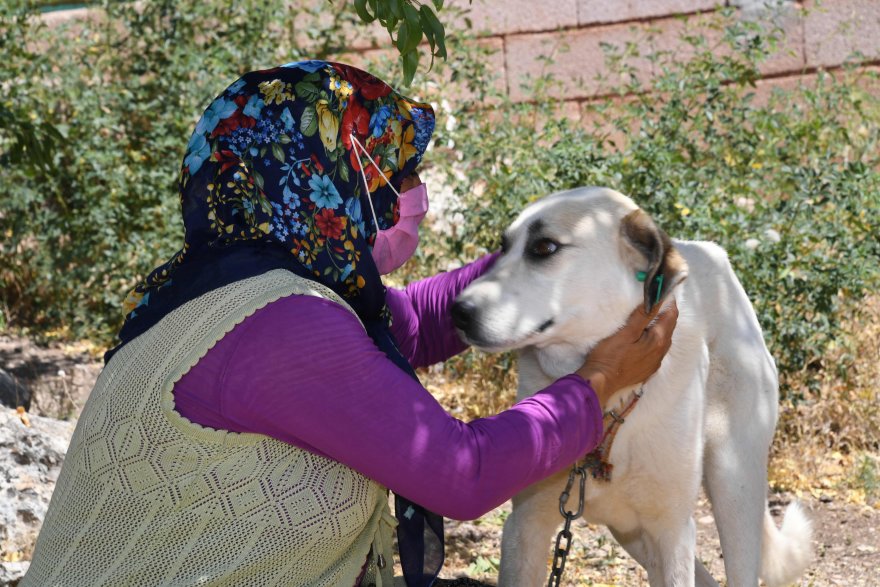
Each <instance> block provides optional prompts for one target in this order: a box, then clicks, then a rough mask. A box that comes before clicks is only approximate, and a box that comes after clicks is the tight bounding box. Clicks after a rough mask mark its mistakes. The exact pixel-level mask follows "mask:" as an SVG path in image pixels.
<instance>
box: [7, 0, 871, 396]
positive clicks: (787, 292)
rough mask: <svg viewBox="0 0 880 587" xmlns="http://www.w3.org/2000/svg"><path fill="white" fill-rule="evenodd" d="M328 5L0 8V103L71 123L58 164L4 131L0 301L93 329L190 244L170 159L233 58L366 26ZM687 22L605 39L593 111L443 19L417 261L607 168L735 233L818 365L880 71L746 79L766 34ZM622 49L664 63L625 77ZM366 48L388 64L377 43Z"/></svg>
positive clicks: (333, 39) (681, 227)
mask: <svg viewBox="0 0 880 587" xmlns="http://www.w3.org/2000/svg"><path fill="white" fill-rule="evenodd" d="M342 4H344V3H336V4H329V3H325V2H315V3H313V4H312V7H311V9H307V8H297V6H302V4H300V3H297V4H294V5H293V6H291V5H290V3H288V2H285V1H284V0H259V1H257V0H211V1H210V2H203V1H196V0H174V1H172V0H149V1H146V2H138V3H115V2H109V1H108V2H106V3H105V4H104V5H103V6H102V11H103V12H102V14H103V16H96V17H95V18H91V19H89V20H85V21H76V22H73V23H72V24H71V25H70V26H69V27H67V28H65V29H63V30H59V29H53V30H48V29H47V28H46V27H45V26H44V25H42V24H41V21H40V20H39V18H37V17H35V16H34V15H33V13H30V12H28V8H27V6H26V5H25V4H24V3H21V2H20V1H19V0H14V1H12V2H10V3H7V5H6V6H5V7H4V8H2V9H0V58H2V60H3V63H4V67H3V68H2V69H0V86H2V87H3V89H4V97H3V98H2V99H0V114H2V113H3V112H16V113H26V116H27V119H29V120H30V121H31V123H32V124H33V125H34V128H41V125H43V124H49V125H51V126H53V127H55V128H58V129H59V130H60V132H61V133H62V135H63V140H60V141H59V142H58V144H57V145H56V148H55V149H54V151H53V153H54V155H53V157H52V160H51V161H48V162H46V163H45V164H42V163H41V164H40V165H27V164H25V163H23V162H21V161H19V160H16V159H15V158H14V157H13V155H15V153H13V152H12V146H13V144H14V143H15V140H14V135H12V134H10V133H8V132H6V133H4V132H0V157H2V161H3V164H4V173H3V174H2V175H0V235H2V236H0V312H2V314H3V316H5V319H6V320H8V321H9V322H10V323H11V324H13V325H15V326H17V327H20V328H26V329H29V330H30V331H31V332H32V333H35V334H40V335H60V336H69V337H90V338H93V339H96V340H99V341H103V342H107V341H108V340H109V338H110V336H111V335H112V333H113V332H114V331H115V329H116V328H118V326H119V324H120V321H121V317H122V312H121V300H122V299H123V297H124V295H125V293H126V291H127V290H128V289H129V288H130V287H131V286H132V285H133V284H134V282H135V280H136V279H137V278H138V277H139V276H141V275H143V274H144V273H145V272H146V271H148V270H149V269H150V268H152V267H153V266H154V265H156V264H157V263H158V262H159V261H161V260H164V259H165V258H167V257H168V256H169V255H170V254H171V253H173V252H174V251H175V250H176V249H177V248H178V247H179V246H180V244H181V239H182V233H181V226H180V220H179V213H178V199H177V194H176V185H175V179H176V175H177V171H178V168H179V164H180V158H181V157H182V153H183V148H184V146H185V145H186V141H187V139H188V136H189V133H190V132H191V129H192V125H193V124H194V123H195V121H196V120H197V118H198V116H199V114H200V112H201V110H200V109H201V108H203V107H204V105H205V104H207V103H208V101H209V100H210V99H211V98H212V97H213V96H214V95H215V94H217V93H218V92H219V91H220V90H222V89H223V87H225V85H226V84H228V83H229V82H230V81H231V80H233V79H234V78H235V77H236V76H238V75H239V74H241V73H243V72H245V71H248V70H251V69H257V68H262V67H271V66H274V65H277V64H278V63H283V62H286V61H291V60H294V59H297V58H300V57H317V58H323V57H328V56H337V57H338V54H339V53H340V51H343V50H344V48H345V44H346V39H347V38H349V36H348V35H349V34H350V32H346V31H351V30H352V26H358V25H353V20H354V18H356V17H355V16H354V15H353V14H351V13H349V11H348V10H346V9H345V7H344V6H342ZM690 30H691V31H693V30H695V29H694V28H693V27H691V29H690ZM697 30H702V31H704V32H705V33H710V34H699V33H693V32H690V33H686V34H685V36H684V37H683V38H682V42H683V43H684V44H685V45H686V46H687V47H688V53H689V54H690V55H691V56H692V57H691V58H690V59H680V58H679V57H678V56H677V55H676V54H674V53H671V52H667V51H661V50H655V49H654V48H653V46H652V40H651V38H650V35H647V36H646V38H645V39H644V40H643V42H641V43H639V44H638V45H635V44H634V45H630V46H628V47H618V48H614V47H609V48H607V51H608V69H607V72H608V73H607V76H608V77H607V79H606V80H605V84H606V85H607V87H608V94H609V96H610V97H609V98H608V99H605V100H601V101H597V102H595V103H591V104H585V105H584V110H585V112H586V113H587V118H588V119H589V120H590V121H591V123H589V124H586V123H584V122H583V121H581V122H573V121H572V120H571V119H570V118H569V117H568V116H567V115H565V113H564V112H563V110H562V109H561V107H560V101H559V99H557V98H554V97H553V96H558V95H560V92H563V90H562V89H561V86H560V85H559V80H555V79H553V78H552V76H545V77H542V78H538V79H533V80H530V82H529V84H528V85H529V88H530V91H531V92H532V95H533V96H534V99H533V101H531V102H529V103H512V102H511V101H510V100H509V99H508V98H507V97H506V95H504V94H503V93H500V92H496V91H495V90H493V88H494V87H495V85H494V84H493V82H492V80H491V77H492V72H491V71H489V70H488V69H487V63H488V60H487V59H486V58H485V54H484V51H485V49H482V48H480V46H479V45H478V44H474V43H469V42H468V39H467V35H465V34H462V33H461V32H457V33H453V34H450V36H449V38H448V39H447V43H448V46H449V60H448V62H447V63H445V64H437V65H438V66H437V67H435V69H434V70H433V71H432V72H431V74H430V76H429V77H417V84H416V86H415V89H414V90H413V91H415V92H416V93H418V94H420V97H422V98H429V99H432V100H433V101H434V103H435V104H441V103H442V104H443V105H444V106H443V107H442V108H438V111H439V117H440V124H439V128H438V132H437V137H436V140H435V148H434V149H433V152H432V153H430V154H429V164H431V165H434V166H435V167H437V168H439V169H441V170H442V171H445V172H446V173H445V176H446V177H447V179H448V184H449V186H448V187H450V188H451V189H452V190H453V191H454V193H455V196H456V198H455V201H456V202H457V203H456V204H455V205H454V206H453V209H452V210H450V211H449V212H448V215H449V216H450V217H452V216H453V215H454V216H455V217H456V218H458V219H459V221H458V222H457V223H454V224H453V226H452V227H451V228H449V229H447V230H445V231H444V232H439V233H436V234H433V235H428V237H427V238H426V239H425V245H426V246H424V247H423V250H422V252H421V253H420V255H421V257H420V259H419V261H420V262H421V265H418V264H415V263H413V264H410V265H409V266H408V267H409V268H410V274H409V275H410V276H417V275H419V274H421V273H424V272H426V271H427V270H430V269H436V268H437V267H438V266H439V264H440V263H441V261H442V262H443V263H446V262H447V261H448V260H449V259H451V258H453V259H454V258H458V259H460V260H468V259H470V258H473V256H474V255H475V254H476V252H477V251H478V250H481V249H483V250H491V249H493V248H495V247H497V245H498V239H499V235H500V233H501V230H502V228H503V227H504V226H505V225H506V224H507V223H508V222H509V221H510V220H511V219H512V218H513V217H514V216H515V215H516V214H517V213H518V212H519V210H521V209H522V208H523V207H524V206H525V205H526V204H528V203H529V202H530V201H533V200H534V199H536V198H538V197H541V196H542V195H544V194H547V193H550V192H553V191H557V190H561V189H566V188H570V187H575V186H580V185H607V186H610V187H613V188H615V189H618V190H620V191H622V192H624V193H626V194H628V195H630V196H631V197H633V198H634V199H635V200H636V201H637V202H638V203H639V204H640V205H641V206H642V207H644V208H645V209H646V210H647V211H648V212H649V213H651V214H652V215H653V216H654V217H655V218H656V219H657V221H658V223H659V224H660V225H661V226H663V227H664V228H665V229H666V230H667V232H669V233H670V234H671V235H673V236H675V237H679V238H688V239H705V240H713V241H716V242H718V243H720V244H721V245H723V246H724V247H725V248H726V249H727V250H728V253H729V255H730V258H731V261H732V263H733V265H734V268H735V270H736V271H737V273H738V275H739V276H740V278H741V280H742V281H743V283H744V285H745V287H746V290H747V291H748V292H749V295H750V296H751V298H752V301H753V302H754V304H755V307H756V308H757V311H758V315H759V317H760V320H761V323H762V325H763V327H764V329H765V333H766V334H767V337H768V342H769V344H770V346H771V350H772V352H773V354H774V355H775V356H776V357H777V361H778V363H779V365H780V367H781V370H782V371H783V372H784V373H788V374H798V373H807V374H808V377H807V380H810V377H809V373H812V372H814V371H816V372H818V371H819V370H821V369H823V368H829V367H832V365H827V364H825V362H823V356H826V353H827V351H828V349H829V347H830V346H833V345H835V344H839V341H840V335H841V320H842V319H843V318H844V317H846V316H848V315H850V314H852V313H853V312H856V311H857V310H858V307H859V303H860V301H861V300H862V299H863V298H864V296H865V293H866V292H868V291H870V290H871V289H872V288H876V286H877V285H878V282H880V279H878V260H880V233H878V226H880V217H878V215H880V171H878V170H880V148H878V141H880V97H878V92H876V91H875V92H873V93H872V92H870V91H865V87H868V86H869V85H870V84H871V83H874V84H876V83H877V80H876V78H871V76H870V75H869V74H868V73H865V72H861V73H859V72H858V71H852V72H848V71H838V72H835V74H834V75H829V74H824V73H819V74H817V75H816V76H815V79H812V80H808V81H806V82H805V83H804V85H802V86H801V87H798V88H797V89H794V90H791V91H787V92H785V93H779V94H776V95H774V96H773V97H772V98H770V99H769V100H766V99H759V98H758V95H757V94H756V91H755V85H756V83H757V82H758V80H759V78H760V74H759V69H760V64H761V62H762V61H763V60H764V59H766V58H767V56H768V55H769V54H770V53H771V52H772V50H773V48H774V41H775V40H776V33H775V32H774V31H771V30H765V29H761V28H759V27H756V26H753V25H749V24H745V23H742V22H738V21H736V20H735V19H734V18H732V17H731V15H729V14H728V15H725V14H721V15H720V16H716V17H713V18H711V19H709V20H707V22H706V23H705V24H704V26H703V27H702V28H700V29H697ZM708 38H712V39H715V40H714V41H711V42H710V41H709V40H707V39H708ZM636 58H640V59H646V58H647V59H648V60H649V61H650V62H651V63H652V66H653V68H654V71H655V74H654V75H653V76H651V77H650V78H649V79H646V78H643V77H640V76H639V75H637V74H636V73H635V69H634V68H633V66H632V63H633V61H632V60H633V59H636ZM375 67H376V68H377V71H378V72H379V73H380V74H381V75H383V76H385V77H387V78H392V77H393V76H390V75H388V74H389V72H391V71H393V69H394V67H393V62H392V61H390V60H388V61H385V62H383V63H380V64H377V65H375ZM619 80H625V81H623V82H621V81H619ZM874 87H875V88H876V86H874ZM462 96H468V97H467V98H463V97H462ZM444 99H445V100H448V101H449V102H450V103H449V104H447V103H446V102H444ZM453 121H454V122H453ZM447 123H448V124H447ZM0 131H3V127H0ZM438 187H439V186H438ZM459 213H460V216H459V215H458V214H459ZM836 356H837V355H836ZM844 357H845V354H844ZM473 360H474V359H473V357H469V358H465V359H462V361H464V362H468V361H473ZM464 364H465V363H463V362H461V361H460V362H459V363H456V364H453V365H452V369H453V370H455V369H457V368H460V367H462V366H463V365H464ZM506 365H507V363H506V362H505V361H504V360H503V359H502V363H501V364H500V367H501V368H506ZM837 366H842V367H843V368H845V367H846V360H844V361H843V363H842V364H841V365H837ZM499 379H500V378H499Z"/></svg>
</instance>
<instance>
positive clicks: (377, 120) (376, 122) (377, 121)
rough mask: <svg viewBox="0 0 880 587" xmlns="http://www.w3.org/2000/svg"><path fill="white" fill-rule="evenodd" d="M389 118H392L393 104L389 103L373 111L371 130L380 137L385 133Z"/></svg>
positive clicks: (375, 135)
mask: <svg viewBox="0 0 880 587" xmlns="http://www.w3.org/2000/svg"><path fill="white" fill-rule="evenodd" d="M389 118H391V106H388V105H387V104H386V105H384V106H382V107H381V108H379V109H378V110H376V111H375V112H373V116H371V117H370V130H371V131H372V132H373V136H374V137H376V138H379V137H381V136H382V135H383V134H385V127H387V126H388V119H389Z"/></svg>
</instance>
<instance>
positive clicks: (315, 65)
mask: <svg viewBox="0 0 880 587" xmlns="http://www.w3.org/2000/svg"><path fill="white" fill-rule="evenodd" d="M325 65H327V62H326V61H317V60H315V59H311V60H309V61H293V62H291V63H285V64H284V65H282V66H281V67H288V68H294V69H301V70H303V71H305V72H308V73H315V72H316V71H318V70H319V69H321V68H322V67H324V66H325Z"/></svg>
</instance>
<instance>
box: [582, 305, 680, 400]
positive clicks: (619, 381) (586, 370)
mask: <svg viewBox="0 0 880 587" xmlns="http://www.w3.org/2000/svg"><path fill="white" fill-rule="evenodd" d="M658 312H659V304H658V306H657V309H655V310H654V311H653V312H651V313H650V314H645V312H644V310H643V309H642V308H637V309H636V311H635V312H633V313H632V314H630V316H629V319H628V320H627V322H626V324H625V325H624V326H623V328H621V329H620V330H618V331H617V332H615V333H614V334H612V335H611V336H609V337H608V338H605V339H602V340H601V341H599V344H597V345H596V346H595V347H594V348H593V350H592V351H590V354H589V355H587V358H586V360H585V361H584V365H583V367H581V368H580V369H578V371H577V373H578V375H580V376H581V377H583V378H584V379H586V380H587V381H589V382H590V385H591V386H592V388H593V390H594V391H595V392H596V395H597V396H599V403H600V404H601V405H602V408H603V409H604V408H605V404H606V402H607V401H608V400H609V399H610V398H611V396H612V395H614V394H615V393H616V392H617V391H618V390H620V389H623V388H624V387H629V386H631V385H636V384H638V383H641V382H643V381H645V380H646V379H648V378H649V377H650V376H651V375H653V374H654V372H655V371H657V369H659V368H660V362H661V361H662V360H663V357H664V356H665V355H666V351H668V350H669V346H670V345H671V344H672V331H673V330H675V323H676V321H677V320H678V306H676V305H675V302H673V303H672V305H671V306H669V308H668V309H667V310H665V311H664V312H663V313H662V314H659V316H658ZM655 318H656V322H654V323H653V324H651V321H652V320H654V319H655Z"/></svg>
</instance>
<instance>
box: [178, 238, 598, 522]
mask: <svg viewBox="0 0 880 587" xmlns="http://www.w3.org/2000/svg"><path fill="white" fill-rule="evenodd" d="M495 258H496V256H495V255H488V256H486V257H484V258H482V259H480V260H479V261H477V262H475V263H472V264H470V265H467V266H465V267H462V268H461V269H458V270H455V271H450V272H447V273H441V274H439V275H436V276H434V277H431V278H428V279H424V280H422V281H418V282H415V283H413V284H411V285H409V286H407V287H406V288H405V289H403V290H398V289H392V288H388V294H387V303H388V306H389V308H390V309H391V312H392V315H393V323H392V332H393V334H394V336H395V338H396V339H397V341H398V344H399V347H400V350H401V352H402V353H403V354H404V356H405V357H406V358H407V359H408V360H409V361H410V363H411V364H412V365H413V366H414V367H420V366H426V365H430V364H433V363H437V362H440V361H443V360H445V359H447V358H449V357H451V356H453V355H455V354H457V353H459V352H461V351H462V350H464V349H465V348H466V346H465V345H464V344H463V343H462V342H461V340H460V339H459V338H458V336H457V334H456V332H455V329H454V327H453V325H452V320H451V317H450V311H449V310H450V307H451V305H452V302H453V301H454V300H455V297H456V296H457V295H458V293H459V292H460V291H461V290H463V289H464V288H465V287H466V286H467V285H468V284H469V283H470V282H471V281H473V280H474V279H476V278H477V277H479V276H480V275H481V274H482V273H483V272H485V271H486V270H487V269H488V268H489V267H490V266H491V264H492V263H494V261H495ZM174 397H175V404H176V409H177V411H178V412H179V413H180V414H181V415H183V416H184V417H186V418H187V419H189V420H190V421H192V422H196V423H198V424H201V425H202V426H207V427H211V428H216V429H220V430H231V431H234V432H253V433H259V434H264V435H268V436H271V437H273V438H276V439H278V440H282V441H284V442H287V443H290V444H292V445H295V446H298V447H300V448H303V449H306V450H309V451H311V452H314V453H317V454H320V455H324V456H326V457H329V458H332V459H335V460H337V461H340V462H342V463H344V464H346V465H348V466H349V467H351V468H353V469H355V470H356V471H359V472H361V473H362V474H364V475H366V476H367V477H369V478H371V479H373V480H375V481H377V482H378V483H380V484H382V485H384V486H386V487H388V488H390V489H391V490H392V491H394V492H396V493H398V494H400V495H403V496H405V497H407V498H408V499H410V500H412V501H414V502H416V503H419V504H421V505H423V506H425V507H426V508H428V509H429V510H432V511H434V512H437V513H439V514H441V515H443V516H446V517H450V518H456V519H472V518H477V517H479V516H481V515H483V514H484V513H486V512H488V511H490V510H491V509H492V508H494V507H497V506H498V505H500V504H501V503H503V502H504V501H506V500H507V499H509V498H510V497H511V496H513V495H514V494H515V493H517V492H518V491H520V490H521V489H523V488H525V487H526V486H528V485H530V484H532V483H534V482H536V481H538V480H540V479H542V478H544V477H546V476H548V475H550V474H552V473H554V472H557V471H559V470H561V469H562V468H564V467H566V466H567V465H570V464H571V463H572V462H574V461H575V460H577V459H578V458H579V457H581V456H582V455H583V454H585V453H586V452H588V451H590V450H592V448H594V447H595V446H596V445H597V444H598V442H599V440H600V438H601V435H602V412H601V409H600V406H599V402H598V399H597V397H596V394H595V393H594V392H593V390H592V389H591V388H590V386H589V384H588V383H587V382H586V381H584V380H583V379H582V378H581V377H579V376H578V375H575V374H573V375H569V376H566V377H563V378H561V379H559V380H557V381H556V382H555V383H553V384H552V385H550V386H549V387H547V388H546V389H544V390H542V391H540V392H538V393H537V394H535V395H534V396H532V397H530V398H528V399H525V400H522V401H520V402H518V403H517V404H516V405H514V406H513V407H511V408H510V409H508V410H505V411H503V412H501V413H499V414H497V415H495V416H492V417H489V418H481V419H478V420H474V421H473V422H469V423H466V422H462V421H461V420H458V419H456V418H454V417H453V416H451V415H450V414H448V413H447V412H446V411H445V410H444V409H443V408H442V407H441V406H440V404H439V403H437V401H436V400H435V399H434V397H433V396H432V395H431V394H430V393H429V392H428V391H427V390H426V389H425V388H424V387H422V385H421V384H420V383H419V382H418V381H416V380H415V379H413V378H412V377H410V376H409V375H408V374H406V373H404V372H403V371H401V370H400V369H399V368H398V367H397V366H396V365H394V364H393V363H392V362H391V361H390V360H389V359H388V358H387V357H386V356H385V354H384V353H383V352H382V351H380V350H379V349H378V348H377V347H376V345H375V344H374V343H373V341H372V339H370V338H369V336H367V334H366V333H365V332H364V329H363V327H362V326H361V324H360V322H359V321H358V319H357V317H356V316H355V315H353V314H352V313H351V312H350V311H348V310H347V309H345V308H343V307H342V306H340V305H339V304H337V303H334V302H331V301H329V300H326V299H323V298H318V297H314V296H305V295H293V296H289V297H285V298H282V299H279V300H277V301H275V302H273V303H271V304H269V305H267V306H265V307H264V308H262V309H260V310H258V311H257V312H255V313H254V314H252V315H251V316H249V317H248V318H246V319H245V320H244V321H243V322H241V323H240V324H239V325H238V326H236V327H235V328H234V329H233V330H232V331H231V332H229V333H228V334H227V335H226V336H224V337H223V339H222V340H220V341H219V342H218V343H217V344H216V345H215V346H214V347H213V348H212V349H211V350H210V351H209V352H208V353H207V354H206V355H205V356H204V357H203V358H202V359H201V360H200V361H199V362H198V364H197V365H196V366H195V367H193V368H192V369H191V370H190V371H189V372H188V373H187V374H186V375H185V376H184V377H183V378H182V379H180V381H178V382H177V384H176V385H175V387H174Z"/></svg>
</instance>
